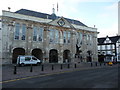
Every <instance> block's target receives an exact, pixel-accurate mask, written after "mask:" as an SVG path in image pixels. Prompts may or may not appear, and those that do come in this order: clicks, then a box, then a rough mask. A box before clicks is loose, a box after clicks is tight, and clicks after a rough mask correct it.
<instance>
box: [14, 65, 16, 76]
mask: <svg viewBox="0 0 120 90" xmlns="http://www.w3.org/2000/svg"><path fill="white" fill-rule="evenodd" d="M14 74H17V67H16V65H15V66H14Z"/></svg>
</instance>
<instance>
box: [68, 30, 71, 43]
mask: <svg viewBox="0 0 120 90" xmlns="http://www.w3.org/2000/svg"><path fill="white" fill-rule="evenodd" d="M70 37H71V34H70V32H68V43H70Z"/></svg>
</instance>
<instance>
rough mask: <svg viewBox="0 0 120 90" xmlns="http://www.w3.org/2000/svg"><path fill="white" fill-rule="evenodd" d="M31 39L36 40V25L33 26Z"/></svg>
mask: <svg viewBox="0 0 120 90" xmlns="http://www.w3.org/2000/svg"><path fill="white" fill-rule="evenodd" d="M33 41H37V27H34V28H33Z"/></svg>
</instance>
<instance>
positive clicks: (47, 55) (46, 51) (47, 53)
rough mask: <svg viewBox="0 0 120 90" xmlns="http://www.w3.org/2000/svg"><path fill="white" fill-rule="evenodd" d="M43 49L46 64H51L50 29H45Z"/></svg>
mask: <svg viewBox="0 0 120 90" xmlns="http://www.w3.org/2000/svg"><path fill="white" fill-rule="evenodd" d="M43 36H44V37H43V48H44V50H45V52H44V54H43V60H44V63H49V27H47V26H46V27H44V34H43Z"/></svg>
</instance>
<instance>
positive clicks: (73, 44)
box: [70, 30, 76, 63]
mask: <svg viewBox="0 0 120 90" xmlns="http://www.w3.org/2000/svg"><path fill="white" fill-rule="evenodd" d="M75 53H76V32H75V30H73V31H72V32H71V52H70V55H71V63H74V60H75Z"/></svg>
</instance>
